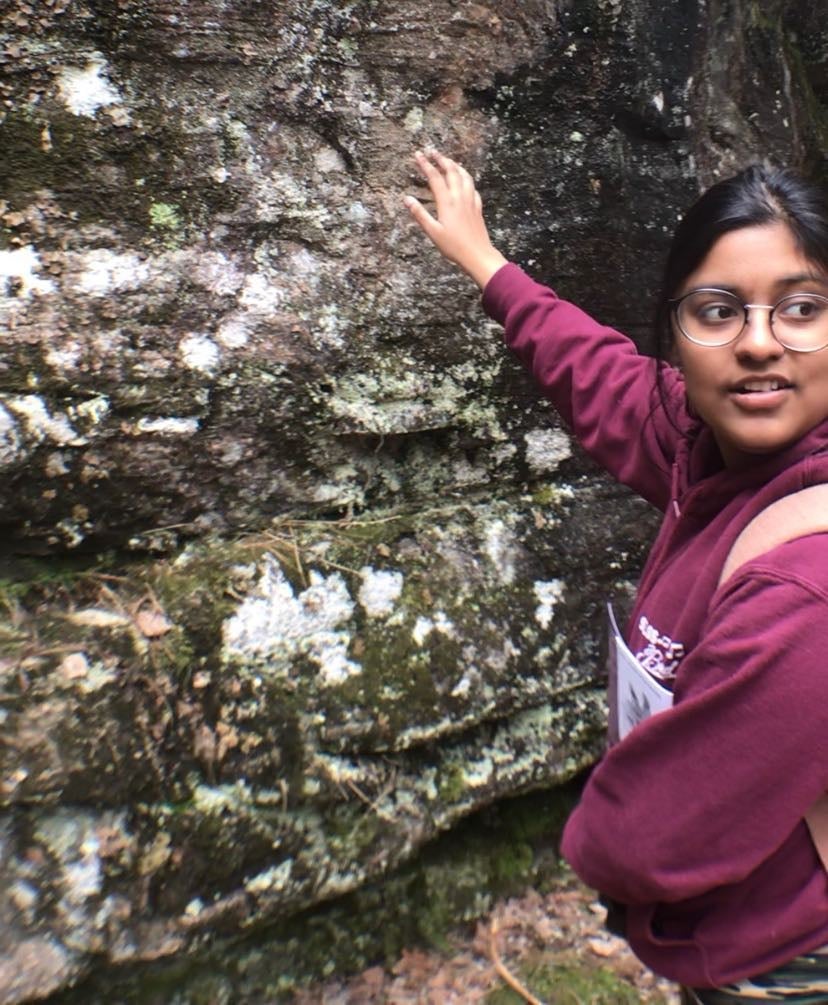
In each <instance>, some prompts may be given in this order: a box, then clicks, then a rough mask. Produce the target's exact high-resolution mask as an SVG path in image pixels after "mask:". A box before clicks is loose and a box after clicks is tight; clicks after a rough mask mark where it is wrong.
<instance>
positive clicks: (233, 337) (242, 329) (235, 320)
mask: <svg viewBox="0 0 828 1005" xmlns="http://www.w3.org/2000/svg"><path fill="white" fill-rule="evenodd" d="M252 327H253V323H252V322H251V321H250V320H249V319H248V317H247V315H246V314H244V313H240V314H235V315H233V316H232V317H229V318H227V319H226V320H225V321H223V322H222V323H221V325H220V326H219V329H218V331H217V332H216V341H217V342H219V343H220V344H221V345H223V346H224V348H225V349H241V347H242V346H244V345H247V342H248V339H249V338H250V331H251V328H252Z"/></svg>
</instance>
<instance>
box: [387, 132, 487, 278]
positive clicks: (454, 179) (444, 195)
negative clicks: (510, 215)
mask: <svg viewBox="0 0 828 1005" xmlns="http://www.w3.org/2000/svg"><path fill="white" fill-rule="evenodd" d="M414 159H415V161H416V162H417V167H418V168H419V169H420V173H421V174H422V175H423V177H424V178H425V180H426V181H427V182H428V187H429V188H430V189H431V194H432V195H433V196H434V203H435V207H436V210H437V218H436V219H435V218H434V217H433V216H432V215H431V213H429V212H428V210H427V209H426V208H425V207H424V206H423V205H422V203H420V202H418V200H417V199H415V198H414V197H413V196H410V195H409V196H406V197H405V200H404V201H405V204H406V206H407V207H408V209H409V211H410V212H411V215H412V216H413V217H414V219H415V220H416V221H417V223H418V224H419V225H420V227H421V228H422V230H423V231H424V232H425V234H426V236H427V237H429V238H430V239H431V240H432V241H433V242H434V244H435V246H436V248H437V250H438V251H439V252H440V254H441V255H443V257H444V258H447V259H448V260H449V261H450V262H454V263H455V265H459V266H460V268H461V269H462V270H463V271H464V272H465V273H467V274H468V275H469V276H471V278H472V279H473V280H474V281H475V282H476V283H477V285H478V286H479V287H480V288H481V289H483V287H484V286H485V285H486V283H488V281H489V280H490V279H491V278H492V276H493V275H494V274H495V272H497V270H498V269H499V268H500V267H501V266H502V265H505V264H506V259H505V258H504V257H503V255H501V254H500V252H499V251H498V250H497V248H495V247H494V245H493V244H492V242H491V240H490V239H489V232H488V230H487V229H486V223H485V221H484V220H483V204H482V202H481V199H480V193H479V192H478V191H477V189H476V188H475V187H474V181H473V180H472V176H471V175H470V174H469V172H468V171H467V170H466V169H465V168H464V167H463V166H462V165H461V164H458V163H457V162H456V161H453V160H452V159H451V158H450V157H444V156H443V154H441V153H438V152H437V151H436V150H429V151H428V152H427V153H423V151H422V150H418V151H417V153H416V154H415V155H414Z"/></svg>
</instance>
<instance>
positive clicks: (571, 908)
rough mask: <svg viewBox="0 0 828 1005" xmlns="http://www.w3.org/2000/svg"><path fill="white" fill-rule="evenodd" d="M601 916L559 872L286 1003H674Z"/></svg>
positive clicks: (671, 990) (587, 893)
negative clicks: (446, 931)
mask: <svg viewBox="0 0 828 1005" xmlns="http://www.w3.org/2000/svg"><path fill="white" fill-rule="evenodd" d="M604 916H605V911H604V908H603V907H601V905H600V904H599V903H598V902H597V900H596V899H595V894H594V893H593V892H592V891H591V890H589V889H587V888H586V887H585V886H583V885H582V884H581V883H580V882H579V881H578V880H577V879H576V878H575V877H574V876H573V875H572V874H571V873H569V872H566V873H564V876H563V879H562V882H561V883H560V884H557V885H556V888H555V890H554V891H551V892H549V893H543V894H541V893H539V892H537V891H535V890H529V891H527V892H526V893H524V894H523V895H522V896H520V897H514V898H511V899H509V900H503V901H500V902H499V903H498V904H497V905H496V906H495V908H494V909H493V911H492V912H491V913H490V914H489V915H488V916H487V917H485V918H483V919H482V920H481V921H479V922H478V924H477V927H476V930H474V931H469V932H467V933H465V934H457V935H454V936H452V937H450V939H449V940H448V941H447V945H446V946H445V947H443V948H441V949H439V950H438V949H423V948H416V949H410V950H407V951H405V952H403V954H402V956H401V957H400V958H399V959H398V960H397V961H396V962H395V963H394V964H393V965H391V966H389V967H382V966H375V967H372V968H370V969H369V970H366V971H364V972H363V973H361V974H358V975H357V976H355V977H352V978H350V979H348V980H334V981H330V982H327V983H324V984H317V985H313V986H311V987H307V988H305V989H303V990H302V991H299V992H296V993H295V997H294V999H293V1001H294V1005H374V1003H385V1005H473V1003H484V1005H512V1003H514V1005H520V1003H522V1002H534V1003H540V1005H622V1003H623V1005H626V1003H629V1005H635V1003H636V1002H644V1003H650V1005H677V1003H678V1001H679V997H678V993H677V991H676V988H675V985H672V984H670V983H669V982H668V981H665V980H662V979H660V978H658V977H656V976H655V975H654V974H653V973H652V972H651V971H649V970H647V969H646V967H644V966H643V965H642V964H641V963H639V962H638V960H637V959H636V958H635V957H634V956H633V955H632V953H631V952H630V950H629V948H628V947H627V944H626V943H625V942H624V941H623V940H622V939H619V938H616V937H615V936H612V935H610V934H609V933H608V932H607V931H606V929H605V928H604ZM498 962H499V963H500V964H501V965H502V969H501V972H498V968H497V965H496V964H497V963H498ZM503 970H505V971H506V973H507V975H509V976H511V977H512V978H513V979H514V980H516V981H517V982H518V983H519V984H520V985H522V987H523V991H522V992H517V991H515V990H513V989H512V988H511V987H510V986H509V982H508V979H507V977H504V976H501V973H502V972H503Z"/></svg>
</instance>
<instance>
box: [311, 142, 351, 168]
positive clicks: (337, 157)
mask: <svg viewBox="0 0 828 1005" xmlns="http://www.w3.org/2000/svg"><path fill="white" fill-rule="evenodd" d="M313 162H314V164H315V165H316V170H317V171H320V172H321V173H322V174H329V173H330V172H332V171H336V172H342V171H345V169H346V165H345V161H344V160H343V158H342V154H341V153H340V152H339V151H338V150H334V148H333V147H323V148H322V149H321V150H319V151H318V152H317V153H316V154H315V156H314V158H313Z"/></svg>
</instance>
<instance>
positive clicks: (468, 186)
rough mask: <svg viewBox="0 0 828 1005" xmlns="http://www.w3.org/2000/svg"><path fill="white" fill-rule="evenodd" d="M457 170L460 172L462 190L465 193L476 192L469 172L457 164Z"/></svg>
mask: <svg viewBox="0 0 828 1005" xmlns="http://www.w3.org/2000/svg"><path fill="white" fill-rule="evenodd" d="M457 168H458V170H459V172H460V180H461V182H462V185H463V188H464V190H465V191H466V192H476V191H477V190H476V188H475V184H474V178H472V176H471V175H470V174H469V172H468V171H467V170H466V169H465V168H464V167H463V165H462V164H458V165H457Z"/></svg>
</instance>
